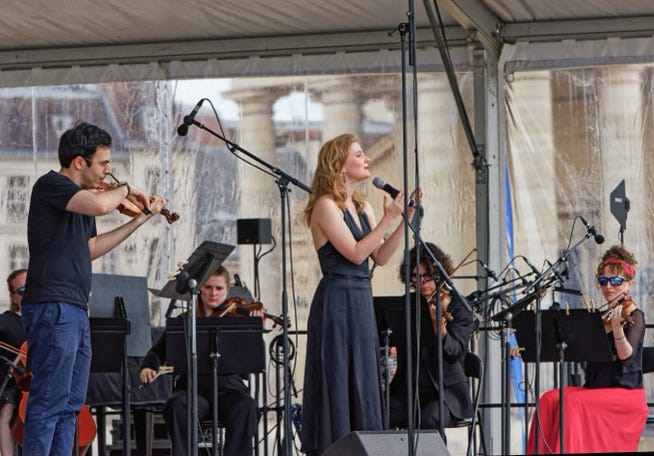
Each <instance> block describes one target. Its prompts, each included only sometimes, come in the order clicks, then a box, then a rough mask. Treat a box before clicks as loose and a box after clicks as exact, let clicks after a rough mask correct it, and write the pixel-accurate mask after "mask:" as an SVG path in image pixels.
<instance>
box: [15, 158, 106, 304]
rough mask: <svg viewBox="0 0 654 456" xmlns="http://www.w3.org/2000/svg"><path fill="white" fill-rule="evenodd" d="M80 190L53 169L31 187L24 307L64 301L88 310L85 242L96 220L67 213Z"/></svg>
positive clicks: (88, 259)
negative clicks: (68, 205)
mask: <svg viewBox="0 0 654 456" xmlns="http://www.w3.org/2000/svg"><path fill="white" fill-rule="evenodd" d="M80 190H82V189H81V187H80V186H79V185H77V184H76V183H74V182H73V181H72V180H70V179H69V178H68V177H66V176H64V175H62V174H59V173H57V172H55V171H50V172H49V173H47V174H45V175H43V176H41V177H40V178H39V179H38V180H37V181H36V183H35V184H34V187H33V189H32V200H31V203H30V210H29V216H28V218H27V240H28V242H29V254H30V261H29V267H28V272H27V280H26V282H25V295H24V296H23V304H31V303H37V302H65V303H69V304H73V305H76V306H78V307H81V308H83V309H85V310H86V309H87V308H88V300H89V293H90V292H91V254H90V252H89V239H90V238H92V237H94V236H95V235H96V228H95V217H91V216H88V215H82V214H76V213H74V212H69V211H67V210H66V205H67V204H68V202H69V201H70V199H71V198H72V197H73V195H75V194H76V193H77V192H79V191H80Z"/></svg>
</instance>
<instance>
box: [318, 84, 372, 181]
mask: <svg viewBox="0 0 654 456" xmlns="http://www.w3.org/2000/svg"><path fill="white" fill-rule="evenodd" d="M310 90H311V91H312V92H313V93H315V94H316V95H317V96H316V99H318V100H319V101H321V102H322V104H323V121H322V142H323V143H324V142H325V141H328V140H329V139H332V138H334V137H335V136H338V135H340V134H342V133H352V134H354V135H355V136H358V135H359V132H360V129H361V101H360V97H359V93H358V88H357V84H356V78H354V77H353V76H329V77H325V78H324V79H317V80H316V81H314V82H312V84H311V87H310ZM308 163H313V164H314V169H315V160H314V161H313V162H311V161H309V162H308Z"/></svg>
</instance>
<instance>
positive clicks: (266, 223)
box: [236, 218, 272, 244]
mask: <svg viewBox="0 0 654 456" xmlns="http://www.w3.org/2000/svg"><path fill="white" fill-rule="evenodd" d="M236 232H237V242H238V243H239V244H270V243H271V242H272V233H271V226H270V219H269V218H265V219H236Z"/></svg>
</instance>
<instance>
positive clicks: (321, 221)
mask: <svg viewBox="0 0 654 456" xmlns="http://www.w3.org/2000/svg"><path fill="white" fill-rule="evenodd" d="M402 198H403V194H402V193H400V194H398V195H397V197H395V199H393V200H389V199H388V198H387V197H386V196H384V215H383V216H382V218H381V220H380V221H379V223H376V221H375V217H374V213H373V211H372V208H371V207H370V204H368V203H366V207H365V209H364V210H365V212H366V215H367V216H368V221H369V222H370V226H371V228H372V231H371V232H370V233H368V234H367V235H366V236H365V237H363V238H362V239H361V240H360V241H358V242H357V241H356V239H354V236H352V233H351V232H350V229H349V228H348V227H347V225H346V223H345V220H344V219H343V211H342V210H341V209H339V207H338V206H337V205H336V203H335V202H334V200H333V199H331V197H329V196H323V197H321V198H320V199H318V201H316V204H315V206H314V208H313V212H312V215H311V234H312V236H313V241H314V246H315V247H316V250H317V249H319V248H320V247H321V246H322V245H324V244H325V243H326V242H327V241H329V242H331V244H332V245H333V246H334V248H335V249H336V250H338V252H339V253H340V254H341V255H343V256H344V257H345V258H347V259H348V260H349V261H351V262H352V263H354V264H361V263H362V262H363V261H364V260H365V259H366V258H368V257H369V256H370V255H373V259H374V260H375V262H377V263H378V264H384V263H379V262H378V261H377V258H375V257H376V256H378V255H377V253H376V252H377V251H378V249H379V248H380V246H382V245H384V244H385V242H384V233H386V231H387V230H388V229H389V228H390V226H391V224H392V222H393V220H395V219H397V218H398V217H399V215H400V214H401V213H402V201H403V200H402ZM354 216H355V217H356V214H355V215H354ZM396 231H397V230H396ZM394 235H395V233H393V235H391V237H393V236H394ZM389 239H390V238H389ZM393 241H394V239H393ZM393 241H392V242H393ZM387 242H388V241H387ZM397 245H399V244H397ZM397 245H396V248H397ZM385 251H386V249H384V250H383V252H385ZM391 254H392V252H391ZM384 258H385V259H386V261H388V259H389V258H390V255H388V258H386V257H385V255H384V254H383V253H382V255H381V257H380V260H383V259H384Z"/></svg>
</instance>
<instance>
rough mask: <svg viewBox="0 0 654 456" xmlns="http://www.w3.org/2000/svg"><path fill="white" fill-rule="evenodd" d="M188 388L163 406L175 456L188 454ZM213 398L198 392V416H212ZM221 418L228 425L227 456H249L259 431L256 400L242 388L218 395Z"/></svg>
mask: <svg viewBox="0 0 654 456" xmlns="http://www.w3.org/2000/svg"><path fill="white" fill-rule="evenodd" d="M186 395H187V393H186V391H179V392H177V393H175V394H174V395H173V396H172V397H171V398H170V399H168V401H167V402H166V405H165V407H164V411H163V417H164V421H165V422H166V429H167V430H168V435H169V436H170V440H171V442H172V450H173V451H172V454H173V456H186V454H187V420H188V416H187V412H186V402H187V398H186ZM210 399H211V398H210V397H205V396H203V395H201V394H198V418H199V419H200V420H209V419H211V400H210ZM218 417H219V419H220V421H221V423H222V424H223V425H224V426H225V447H224V452H223V454H224V456H250V455H252V454H253V451H252V448H253V441H252V439H253V437H254V436H255V434H256V431H257V421H258V410H257V402H256V401H255V400H254V399H253V398H252V396H250V395H249V394H247V393H245V392H242V391H227V392H223V393H219V394H218Z"/></svg>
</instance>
